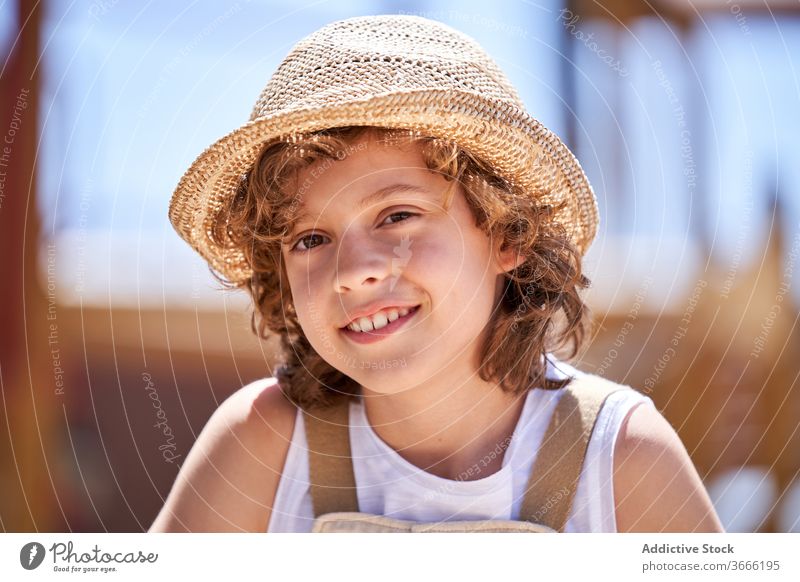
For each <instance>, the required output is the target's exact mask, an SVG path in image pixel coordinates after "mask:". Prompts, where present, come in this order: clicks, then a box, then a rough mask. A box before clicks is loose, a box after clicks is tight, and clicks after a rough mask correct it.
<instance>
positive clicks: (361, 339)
mask: <svg viewBox="0 0 800 582" xmlns="http://www.w3.org/2000/svg"><path fill="white" fill-rule="evenodd" d="M419 308H420V306H419V305H417V306H416V307H412V308H410V309H408V312H407V313H406V314H405V315H399V313H398V317H397V319H395V320H393V321H391V322H389V323H387V324H386V325H384V326H383V327H380V328H378V329H372V330H367V331H355V329H353V328H352V327H351V326H352V324H350V325H348V326H346V327H343V328H340V331H341V332H342V333H343V334H344V335H345V336H346V337H348V338H350V339H351V340H353V341H354V342H356V343H372V342H376V341H380V340H381V339H383V338H384V337H386V336H388V335H391V334H392V333H394V332H395V331H397V330H398V329H400V328H401V327H403V326H404V325H405V324H406V323H408V321H409V320H411V318H413V317H414V316H415V315H416V313H417V311H419Z"/></svg>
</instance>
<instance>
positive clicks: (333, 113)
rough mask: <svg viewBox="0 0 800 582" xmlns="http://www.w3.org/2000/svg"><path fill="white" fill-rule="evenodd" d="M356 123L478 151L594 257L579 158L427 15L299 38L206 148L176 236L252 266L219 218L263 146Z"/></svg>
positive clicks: (173, 208) (245, 270) (227, 264)
mask: <svg viewBox="0 0 800 582" xmlns="http://www.w3.org/2000/svg"><path fill="white" fill-rule="evenodd" d="M347 125H377V126H383V127H390V128H406V129H411V130H416V131H419V132H421V133H424V134H427V135H429V136H433V137H439V138H445V139H449V140H452V141H454V142H456V143H457V144H459V145H460V146H461V147H462V148H463V149H465V150H466V151H468V152H470V153H471V154H473V155H474V156H476V157H479V158H481V159H482V160H484V161H485V162H487V163H488V164H489V165H491V166H492V167H493V168H494V170H495V171H496V172H497V173H498V174H499V175H500V176H501V177H503V178H505V179H506V180H507V181H509V182H510V183H512V184H515V185H517V186H519V187H521V188H522V189H523V191H525V192H528V193H529V194H530V196H532V197H535V198H536V199H537V200H538V201H540V202H542V203H548V204H553V205H558V204H559V203H561V202H564V201H565V202H566V205H565V207H564V208H563V209H562V210H561V211H560V212H558V213H557V214H556V215H555V219H556V220H558V221H559V222H561V223H562V224H563V225H564V226H565V228H566V229H567V232H568V233H569V234H570V236H571V238H572V240H573V242H574V243H575V244H576V245H577V247H578V248H579V249H580V250H581V251H582V252H585V251H586V249H587V248H588V247H589V245H590V244H591V242H592V239H593V238H594V236H595V233H596V231H597V226H598V222H599V218H598V212H597V203H596V200H595V197H594V193H593V192H592V188H591V186H590V185H589V181H588V179H587V177H586V175H585V174H584V172H583V170H582V169H581V167H580V164H578V161H577V160H576V159H575V157H574V156H573V155H572V153H571V152H570V151H569V150H568V149H567V147H566V146H565V145H564V144H563V143H562V142H561V140H560V139H559V138H558V137H557V136H556V135H555V134H554V133H552V132H551V131H550V130H548V129H547V128H545V127H544V126H543V125H542V124H541V123H539V122H538V121H537V120H536V119H534V118H533V117H531V116H530V115H528V113H527V112H526V111H525V106H524V105H523V103H522V101H521V99H520V98H519V95H518V94H517V92H516V90H515V89H514V87H513V86H512V85H511V83H510V82H509V81H508V79H507V78H506V76H505V75H504V74H503V72H502V71H501V70H500V69H499V67H498V66H497V64H496V63H495V62H494V61H493V60H492V59H491V58H490V57H489V56H488V55H487V54H486V52H485V51H484V50H483V49H482V48H481V46H480V45H479V44H478V43H477V42H476V41H475V40H473V39H472V38H471V37H469V36H467V35H465V34H463V33H461V32H459V31H457V30H454V29H453V28H451V27H449V26H447V25H445V24H442V23H441V22H437V21H434V20H429V19H427V18H421V17H418V16H408V15H382V16H363V17H357V18H348V19H346V20H340V21H337V22H333V23H331V24H328V25H326V26H324V27H323V28H321V29H319V30H317V31H316V32H314V33H312V34H310V35H309V36H307V37H305V38H304V39H302V40H301V41H299V42H298V43H297V44H296V45H295V46H294V48H292V50H291V52H290V53H289V54H288V55H287V56H286V58H284V60H283V62H282V63H281V64H280V65H279V67H278V69H277V70H276V71H275V73H274V74H273V75H272V77H271V78H270V80H269V81H268V82H267V86H266V87H265V88H264V90H263V91H262V93H261V95H260V96H259V98H258V101H257V102H256V104H255V107H254V108H253V112H252V113H251V115H250V120H249V121H248V122H247V123H245V124H244V125H242V126H241V127H240V128H238V129H236V130H235V131H233V132H231V133H229V134H228V135H226V136H225V137H223V138H221V139H220V140H218V141H217V142H216V143H214V144H212V145H211V146H210V147H208V148H207V149H206V150H205V151H204V152H203V153H202V154H200V156H199V157H198V158H197V159H196V160H195V162H194V163H193V164H192V166H191V167H190V168H189V169H188V170H187V171H186V173H185V174H184V175H183V177H182V178H181V180H180V183H179V184H178V187H177V188H176V190H175V192H174V194H173V195H172V200H171V201H170V206H169V218H170V221H171V222H172V225H173V226H174V227H175V229H176V230H177V232H178V234H179V235H180V236H181V238H183V239H184V240H185V241H186V242H188V243H189V244H190V245H191V246H192V248H194V249H195V250H196V251H197V252H199V253H200V254H201V255H202V256H203V257H204V258H205V259H206V260H207V261H208V262H209V263H210V264H211V266H212V267H213V268H214V269H215V270H216V271H217V272H219V273H220V274H222V275H223V276H225V277H226V278H228V279H229V280H232V281H239V280H243V279H247V278H249V277H251V276H252V270H251V269H250V267H249V266H248V264H247V262H246V261H245V258H244V255H243V254H242V252H241V251H239V250H237V249H235V248H233V245H232V243H231V244H228V245H226V246H225V247H221V246H219V245H217V244H215V243H214V241H213V239H212V238H211V235H210V232H211V225H212V223H213V220H214V218H215V217H216V216H217V214H218V213H219V212H220V211H224V209H226V208H227V207H228V204H229V203H230V201H231V199H232V197H233V196H234V194H235V192H236V188H237V185H238V184H239V181H240V180H241V176H242V175H243V174H245V173H246V172H247V171H248V169H249V168H250V167H251V166H252V165H253V163H254V162H255V159H256V157H257V156H258V154H259V153H260V151H261V149H262V147H263V145H264V144H265V143H266V142H268V141H273V140H275V139H278V138H287V137H290V136H291V135H293V134H297V133H304V132H311V131H315V130H319V129H324V128H332V127H340V126H347Z"/></svg>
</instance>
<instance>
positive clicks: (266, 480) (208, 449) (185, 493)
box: [149, 378, 296, 532]
mask: <svg viewBox="0 0 800 582" xmlns="http://www.w3.org/2000/svg"><path fill="white" fill-rule="evenodd" d="M295 413H296V409H295V407H294V406H293V405H292V404H291V403H290V402H288V401H287V400H286V399H285V398H284V396H283V394H282V393H281V390H280V388H279V387H278V385H277V381H276V380H275V379H274V378H268V379H263V380H259V381H257V382H254V383H252V384H249V385H247V386H245V387H244V388H241V389H240V390H238V391H237V392H235V393H234V394H233V395H231V396H230V397H229V398H228V399H227V400H225V401H224V402H223V403H222V404H221V405H220V407H219V408H218V409H217V410H216V411H215V412H214V414H213V415H212V416H211V418H210V419H209V421H208V423H206V426H205V427H204V428H203V430H202V432H201V433H200V436H198V438H197V441H196V442H195V444H194V446H193V447H192V450H191V451H190V452H189V454H188V456H187V457H186V460H185V461H184V463H183V465H182V466H181V469H180V472H179V473H178V476H177V478H176V480H175V484H174V485H173V487H172V490H171V491H170V493H169V496H168V497H167V500H166V503H165V504H164V507H163V508H162V510H161V512H160V513H159V514H158V516H157V517H156V519H155V521H154V522H153V525H152V526H151V527H150V529H149V531H150V532H186V531H190V532H226V531H234V532H241V531H247V532H251V531H252V532H265V531H266V530H267V524H268V523H269V518H270V514H271V511H272V504H273V502H274V498H275V491H276V490H277V487H278V483H279V481H280V477H281V472H282V471H283V464H284V461H285V460H286V454H287V452H288V449H289V443H290V442H291V440H292V432H293V430H294V421H295Z"/></svg>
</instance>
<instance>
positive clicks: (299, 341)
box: [212, 126, 592, 408]
mask: <svg viewBox="0 0 800 582" xmlns="http://www.w3.org/2000/svg"><path fill="white" fill-rule="evenodd" d="M365 133H368V134H370V135H377V136H378V137H379V138H380V139H382V140H385V141H386V142H389V141H390V140H396V141H395V143H398V144H407V143H413V144H417V145H419V146H420V149H421V152H422V155H423V158H424V160H425V164H426V166H427V167H428V169H430V170H431V171H433V172H437V173H439V174H441V175H442V176H443V177H445V179H447V180H448V181H451V182H452V183H453V185H455V184H461V185H462V186H463V192H464V196H465V198H466V200H467V202H468V203H469V206H470V208H471V210H472V214H473V216H474V217H475V221H476V225H477V226H478V227H480V228H481V229H482V230H483V231H484V232H485V233H486V234H487V235H488V236H489V237H490V238H491V240H495V239H494V237H500V240H502V241H503V244H502V247H503V248H509V247H513V248H515V249H516V250H517V252H518V253H519V256H522V257H524V260H523V262H522V263H521V264H519V265H518V266H517V267H516V268H515V269H513V270H512V271H510V272H508V273H506V274H505V278H506V281H505V285H504V289H503V293H502V297H501V299H500V305H499V306H498V309H497V310H496V311H495V315H494V316H493V318H492V320H491V321H490V323H489V325H490V330H489V335H488V337H487V341H486V342H485V345H484V346H483V347H482V351H481V362H482V365H481V367H480V369H479V371H478V373H479V375H480V378H481V379H483V380H484V381H491V382H495V383H497V384H499V385H500V387H501V388H502V389H503V390H504V391H506V392H510V393H514V394H517V393H520V392H524V391H526V390H528V389H530V388H531V387H532V386H540V387H542V388H544V389H546V390H553V389H558V388H561V387H563V386H564V385H566V384H567V383H568V382H569V381H570V379H569V378H567V379H564V380H554V379H549V378H547V377H546V375H545V372H546V362H545V359H544V358H545V357H546V354H547V352H549V351H552V350H557V349H560V348H562V347H564V346H566V345H567V344H571V348H572V349H571V351H570V353H569V356H568V357H569V358H573V357H574V356H575V355H576V354H577V353H578V351H579V350H580V349H581V347H582V345H583V343H584V341H585V340H586V338H587V336H588V334H589V333H591V331H592V323H591V316H590V312H589V308H588V306H587V305H586V304H585V303H584V302H583V300H582V299H581V297H580V296H579V289H583V288H587V287H589V285H590V281H589V279H588V278H587V277H586V276H585V275H584V274H583V273H582V257H581V253H580V251H579V250H578V249H577V247H576V246H575V245H574V244H573V243H572V242H571V241H570V238H569V236H568V235H567V232H566V230H565V229H564V228H563V226H561V225H560V224H559V223H558V222H556V221H554V220H552V219H551V218H552V216H553V214H554V212H555V211H556V210H557V209H556V208H553V207H551V206H547V205H543V204H539V203H537V200H539V197H538V194H540V193H537V192H534V193H533V194H534V196H533V197H532V196H531V195H530V193H525V192H520V191H517V188H516V187H515V186H514V185H513V184H510V183H509V182H508V181H506V180H504V179H503V178H501V177H500V176H499V175H497V174H496V173H495V172H494V171H493V170H492V169H491V168H490V167H489V166H488V165H487V164H486V163H484V162H483V161H481V160H480V159H478V158H476V157H474V156H472V155H471V154H470V153H468V152H466V151H464V150H463V149H461V148H460V147H459V146H458V145H457V144H455V143H452V142H449V141H447V140H444V139H440V138H434V137H430V136H426V135H422V134H420V133H418V132H415V131H411V130H402V129H388V128H383V127H374V126H348V127H339V128H333V129H327V130H321V131H318V132H313V133H309V134H300V135H294V136H290V137H286V138H284V139H280V140H276V141H272V142H269V143H266V144H265V145H264V147H263V148H262V151H261V153H260V154H259V156H258V158H257V159H256V162H255V163H254V164H253V166H252V167H251V168H250V170H249V171H248V172H247V174H246V175H244V176H243V177H242V180H241V183H240V185H239V187H238V190H237V193H236V195H235V196H234V197H233V199H232V200H231V202H230V204H229V206H228V208H227V209H224V211H223V212H220V213H219V215H218V217H217V218H216V221H215V222H214V228H213V237H214V238H215V240H216V241H217V242H218V243H219V244H223V241H225V244H231V242H230V241H233V244H235V245H237V246H238V247H239V248H240V249H241V250H242V251H243V253H244V255H245V257H246V259H247V261H248V263H249V265H250V267H251V268H252V270H253V275H252V277H251V278H250V279H248V280H244V281H229V280H227V279H225V278H223V277H222V276H220V275H218V274H217V273H215V272H214V271H213V270H212V273H213V274H214V276H215V277H216V278H217V280H219V281H220V282H221V283H222V284H223V286H224V287H227V288H243V289H245V290H246V291H247V292H248V293H249V295H250V296H251V297H252V300H253V305H254V309H253V313H252V317H251V327H252V330H253V332H254V333H255V334H257V335H258V336H259V337H260V338H263V339H267V338H269V337H271V336H272V335H273V334H277V335H278V337H279V338H280V343H281V354H280V362H279V365H278V367H277V369H276V372H275V377H276V378H277V379H278V381H279V383H280V385H281V388H282V389H283V392H284V394H285V395H286V396H287V397H288V398H289V399H290V400H291V401H293V402H294V403H296V404H297V405H298V406H301V407H303V408H309V407H312V406H316V405H326V404H327V403H330V402H331V397H332V396H333V395H334V394H346V395H356V394H358V393H359V385H358V383H357V382H356V381H355V380H353V379H352V378H350V377H349V376H347V375H346V374H344V373H343V372H341V371H340V370H338V369H336V368H334V367H333V366H331V365H330V364H329V363H328V362H326V361H325V360H324V359H323V358H322V357H321V356H320V355H319V354H318V353H317V352H316V351H315V350H314V348H312V347H311V345H310V343H309V341H308V339H307V338H306V336H305V334H304V333H303V330H302V328H301V327H300V324H299V322H298V319H297V313H296V311H295V307H294V304H293V302H292V299H291V295H290V293H289V292H288V291H289V290H288V289H287V281H288V278H287V276H286V269H285V266H284V264H283V259H282V254H281V244H282V242H284V238H285V237H286V236H287V235H288V234H289V233H290V232H291V231H292V229H293V226H294V224H293V223H294V221H295V214H296V213H295V210H296V207H297V202H298V201H297V198H298V196H297V183H296V177H297V172H298V171H299V170H300V169H302V168H304V167H307V166H309V165H311V164H312V163H314V162H316V161H318V160H325V159H333V160H335V159H342V156H343V155H344V154H345V152H347V151H348V149H351V148H352V144H353V143H355V142H356V141H358V140H359V138H361V137H363V136H364V135H365ZM543 171H552V169H551V168H543ZM453 191H454V188H453V187H452V186H451V187H450V189H449V190H448V193H447V194H446V198H447V200H446V201H445V206H446V208H449V205H450V202H451V201H452V196H453ZM225 239H228V240H225ZM559 320H560V321H559Z"/></svg>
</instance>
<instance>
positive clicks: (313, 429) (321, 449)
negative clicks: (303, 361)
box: [303, 396, 358, 517]
mask: <svg viewBox="0 0 800 582" xmlns="http://www.w3.org/2000/svg"><path fill="white" fill-rule="evenodd" d="M349 417H350V399H349V398H348V397H347V396H340V397H338V398H336V399H335V400H334V402H333V403H331V404H330V405H328V406H325V407H321V406H320V407H315V408H312V409H309V410H304V411H303V422H304V423H305V428H306V439H307V441H308V472H309V481H310V491H311V502H312V505H313V507H314V515H315V517H319V516H320V515H323V514H325V513H332V512H335V511H358V494H357V492H356V478H355V474H354V473H353V461H352V453H351V450H350V430H349V426H350V418H349Z"/></svg>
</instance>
